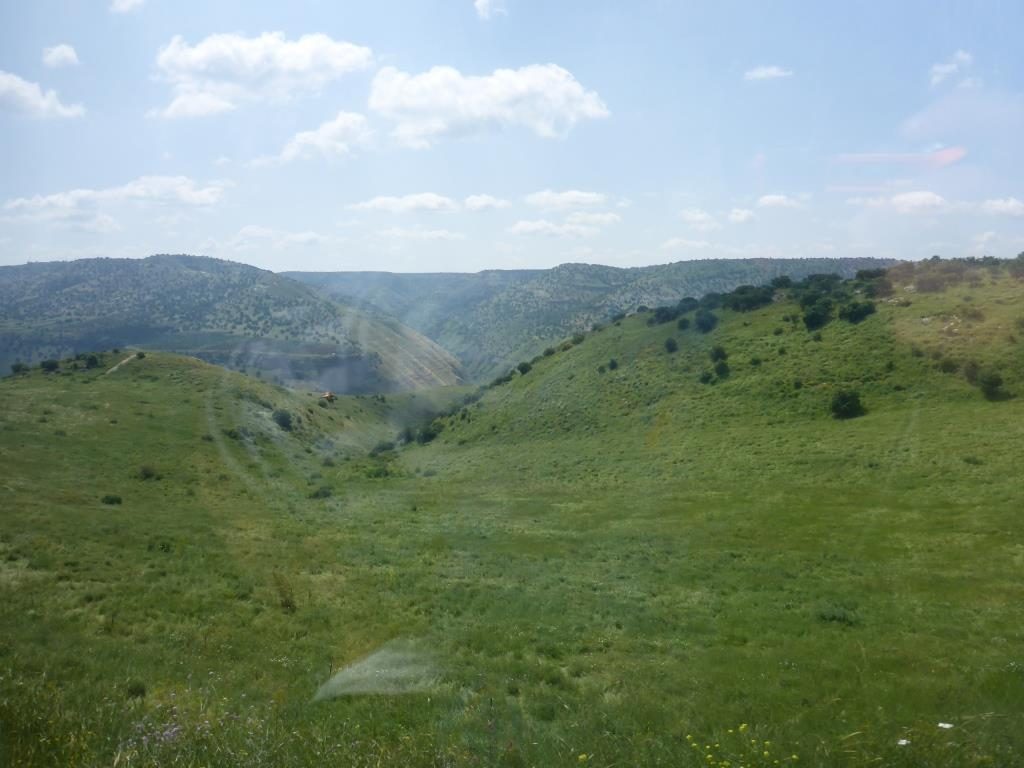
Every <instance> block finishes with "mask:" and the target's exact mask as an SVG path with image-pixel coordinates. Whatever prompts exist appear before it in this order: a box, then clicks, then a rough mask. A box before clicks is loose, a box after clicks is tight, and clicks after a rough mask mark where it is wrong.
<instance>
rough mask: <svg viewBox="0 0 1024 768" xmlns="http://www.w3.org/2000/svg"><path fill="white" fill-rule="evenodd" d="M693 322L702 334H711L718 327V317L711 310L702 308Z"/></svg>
mask: <svg viewBox="0 0 1024 768" xmlns="http://www.w3.org/2000/svg"><path fill="white" fill-rule="evenodd" d="M693 322H694V325H696V326H697V330H698V331H700V332H701V333H710V332H711V331H712V330H714V328H715V326H716V325H718V317H717V316H716V315H715V313H714V312H712V311H711V310H709V309H705V308H703V307H701V308H700V309H699V310H697V314H696V315H694V318H693Z"/></svg>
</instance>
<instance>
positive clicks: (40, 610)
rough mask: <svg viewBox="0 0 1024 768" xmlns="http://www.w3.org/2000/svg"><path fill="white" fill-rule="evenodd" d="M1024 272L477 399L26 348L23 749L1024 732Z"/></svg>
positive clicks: (996, 758) (177, 750)
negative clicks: (983, 375)
mask: <svg viewBox="0 0 1024 768" xmlns="http://www.w3.org/2000/svg"><path fill="white" fill-rule="evenodd" d="M1021 292H1022V284H1021V282H1020V281H1018V280H1014V279H1012V278H1010V277H1008V276H1006V275H1004V274H991V275H990V274H988V273H984V274H982V275H981V276H980V277H977V278H976V279H975V280H974V281H973V282H972V284H971V285H967V284H956V285H953V286H950V287H947V288H946V289H945V290H939V291H935V292H931V293H909V292H908V293H902V292H900V293H897V295H896V296H894V297H893V298H892V299H890V300H885V301H879V302H878V311H877V312H876V313H875V314H874V315H872V316H870V317H868V318H867V319H864V320H863V321H862V322H859V323H856V324H854V323H846V322H841V321H839V320H834V321H833V322H831V323H829V324H828V325H826V326H825V327H824V328H822V329H821V331H820V335H819V336H818V337H816V336H815V335H814V334H812V333H810V332H809V331H808V330H807V329H806V328H805V327H803V325H802V324H801V323H800V322H799V319H798V316H797V311H798V310H797V307H796V305H795V304H793V303H792V302H789V301H786V300H782V301H777V302H775V303H773V304H772V305H770V306H767V307H764V308H761V309H758V310H756V311H753V312H744V313H741V312H733V311H730V310H718V311H717V315H718V316H719V317H720V322H719V324H718V326H717V327H716V328H715V329H714V330H713V331H711V332H710V333H707V334H702V333H700V332H698V331H697V330H695V329H694V328H692V327H690V328H686V329H683V328H680V327H679V326H678V325H677V324H676V323H675V322H670V323H663V324H653V325H652V324H649V322H648V321H649V320H650V313H642V314H639V315H637V316H633V317H628V318H625V319H621V320H618V321H616V322H614V323H609V324H607V325H606V326H605V327H604V328H602V329H600V330H597V331H595V332H593V333H590V334H588V335H586V337H585V338H583V339H581V340H578V342H577V343H572V342H568V343H566V344H563V345H560V346H559V347H557V348H553V350H552V353H551V354H549V355H543V356H540V357H538V358H537V359H535V360H534V361H532V364H531V367H529V368H528V369H527V372H526V373H521V374H520V373H517V374H515V375H513V376H511V377H509V378H510V380H509V381H508V382H507V383H504V384H499V385H496V386H493V387H490V388H487V389H485V390H482V391H481V392H480V393H478V394H479V399H477V395H475V394H473V393H472V390H470V389H468V388H459V389H453V390H440V391H435V392H432V393H420V394H417V395H415V396H413V395H401V396H392V395H388V396H386V397H369V396H368V397H343V398H339V400H338V401H337V402H335V403H333V404H331V405H328V406H326V407H322V406H320V405H319V404H318V402H317V398H316V397H315V396H314V395H311V394H310V393H302V392H297V391H293V390H286V389H283V388H280V387H274V386H272V385H269V384H267V383H264V382H261V381H257V380H255V379H251V378H246V377H244V376H242V375H240V374H237V373H233V372H228V371H223V370H221V369H218V368H215V367H213V366H210V365H207V364H205V363H201V362H199V361H196V360H193V359H190V358H183V357H178V356H175V355H171V354H164V353H154V352H149V353H148V354H147V355H146V356H145V357H143V358H132V357H130V356H129V361H128V362H127V363H126V364H125V365H123V366H122V367H120V368H118V369H117V370H116V371H114V372H112V373H109V374H108V373H106V371H107V370H108V369H109V368H110V367H112V366H113V364H114V363H116V362H118V361H119V360H120V359H122V358H124V357H126V355H125V353H124V352H123V351H122V352H121V353H120V354H118V355H115V354H114V353H112V352H108V353H105V354H104V355H103V356H102V364H101V365H99V366H97V367H96V368H94V369H89V370H85V369H81V368H80V369H78V370H69V369H68V365H67V364H64V365H62V370H61V372H59V373H56V374H46V373H43V372H40V371H32V372H30V373H26V374H21V375H18V376H14V377H9V378H6V379H3V380H2V381H0V413H2V416H0V419H2V420H0V506H2V508H3V512H2V529H0V625H2V626H3V628H4V631H3V632H2V633H0V759H2V760H3V761H5V762H6V764H8V765H12V766H54V765H61V766H99V765H110V766H169V765H180V766H277V765H280V766H302V765H309V766H313V765H318V766H319V765H352V766H384V765H387V766H391V765H410V766H411V765H424V766H456V765H458V766H461V765H478V766H554V765H575V766H579V765H587V766H626V765H645V766H698V765H700V766H716V767H717V768H735V767H736V766H747V767H748V768H751V767H753V766H777V765H787V766H788V765H803V766H822V767H824V766H829V767H833V766H861V765H876V766H948V767H950V768H953V767H954V766H956V767H957V768H959V767H960V766H1013V765H1022V764H1024V758H1022V757H1021V755H1022V752H1024V629H1022V626H1021V624H1020V606H1021V605H1022V602H1024V583H1022V582H1021V579H1020V574H1021V568H1022V566H1024V523H1022V520H1021V512H1022V509H1024V504H1022V501H1024V494H1022V491H1021V486H1020V476H1021V473H1020V467H1019V463H1020V461H1019V457H1020V455H1021V451H1022V448H1024V404H1022V400H1021V398H1019V397H1014V396H1013V395H1015V394H1017V393H1019V392H1021V391H1024V389H1022V385H1024V364H1022V363H1024V361H1022V357H1021V352H1020V347H1019V345H1018V342H1017V338H1016V335H1017V334H1018V333H1021V332H1022V331H1021V328H1020V323H1019V321H1020V318H1021V317H1022V316H1024V312H1022V310H1021V301H1020V299H1021ZM972 308H978V310H977V311H968V310H971V309H972ZM670 338H671V339H673V340H674V341H676V347H677V349H676V350H675V351H669V346H671V345H667V344H666V342H667V340H668V339H670ZM715 346H720V347H722V348H723V349H724V350H725V351H726V352H727V355H728V371H722V370H720V372H719V373H715V374H714V375H711V376H703V374H705V373H710V372H711V371H712V370H713V367H712V362H713V361H712V360H711V352H712V350H713V348H714V347H715ZM946 360H949V361H951V362H950V363H945V362H944V361H946ZM612 361H614V363H615V365H614V366H612V365H611V363H612ZM968 362H977V363H978V364H979V365H981V366H982V367H985V368H995V369H998V370H999V371H1000V372H1001V373H1002V376H1003V378H1004V381H1005V387H1004V390H1003V393H1002V395H1001V396H1000V397H998V398H990V399H986V398H985V397H983V396H982V394H981V393H980V392H979V389H978V387H977V386H976V385H975V384H973V383H972V382H971V381H969V380H968V378H967V377H965V375H964V373H963V371H964V369H965V368H966V367H967V364H968ZM954 364H955V367H953V366H954ZM702 379H703V381H702ZM842 388H855V389H856V390H857V391H858V392H859V394H860V396H861V397H862V399H863V402H864V405H865V407H866V414H865V415H863V416H861V417H860V418H854V419H834V418H832V417H831V416H830V414H829V403H830V400H831V398H832V397H833V396H834V394H835V393H836V392H837V391H838V390H839V389H842ZM467 395H469V396H468V397H467ZM439 410H443V411H445V412H446V413H447V414H448V415H446V416H444V417H442V418H441V419H440V420H439V421H438V422H437V426H438V428H439V429H440V434H439V436H438V437H436V439H434V440H433V441H431V442H429V443H428V444H423V445H420V444H416V443H415V442H414V443H412V444H410V445H407V446H404V447H399V448H393V447H391V446H389V445H387V443H389V442H391V441H393V439H394V436H395V434H397V433H398V432H399V431H400V430H401V429H402V427H404V426H407V425H413V424H418V423H421V422H422V421H423V420H424V419H426V418H427V416H428V414H431V413H434V412H436V411H439ZM280 411H287V412H288V413H289V414H290V415H291V416H292V417H293V421H292V423H291V425H290V426H291V428H290V429H285V428H282V426H281V424H280V423H279V422H278V421H275V416H274V414H275V413H276V412H280ZM382 443H384V444H383V445H382ZM115 499H116V501H115ZM947 726H948V727H947Z"/></svg>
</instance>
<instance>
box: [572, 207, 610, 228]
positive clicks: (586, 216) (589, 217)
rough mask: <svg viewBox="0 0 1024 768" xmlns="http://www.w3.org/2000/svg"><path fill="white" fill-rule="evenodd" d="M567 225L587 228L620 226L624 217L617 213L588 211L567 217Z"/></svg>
mask: <svg viewBox="0 0 1024 768" xmlns="http://www.w3.org/2000/svg"><path fill="white" fill-rule="evenodd" d="M565 221H566V223H567V224H582V225H583V226H586V227H604V226H607V225H609V224H618V223H619V222H620V221H622V217H621V216H619V214H617V213H588V212H586V211H575V212H573V213H570V214H569V215H568V216H566V217H565Z"/></svg>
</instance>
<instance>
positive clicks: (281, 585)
mask: <svg viewBox="0 0 1024 768" xmlns="http://www.w3.org/2000/svg"><path fill="white" fill-rule="evenodd" d="M274 587H275V588H276V589H277V597H278V600H279V602H280V605H281V610H283V611H284V612H285V613H295V608H296V605H295V593H294V592H292V585H291V584H289V583H288V579H286V578H285V577H284V576H283V575H282V574H280V573H275V574H274Z"/></svg>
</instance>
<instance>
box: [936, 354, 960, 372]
mask: <svg viewBox="0 0 1024 768" xmlns="http://www.w3.org/2000/svg"><path fill="white" fill-rule="evenodd" d="M959 367H960V365H959V364H958V363H957V361H956V360H954V359H953V358H951V357H944V358H942V359H941V360H939V366H938V368H939V370H940V371H942V372H943V373H956V369H957V368H959Z"/></svg>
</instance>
